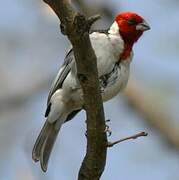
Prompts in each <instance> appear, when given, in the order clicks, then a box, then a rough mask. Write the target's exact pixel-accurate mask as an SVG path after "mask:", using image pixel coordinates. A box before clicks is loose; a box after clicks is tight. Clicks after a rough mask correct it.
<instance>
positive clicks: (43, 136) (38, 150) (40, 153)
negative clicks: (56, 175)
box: [32, 120, 60, 172]
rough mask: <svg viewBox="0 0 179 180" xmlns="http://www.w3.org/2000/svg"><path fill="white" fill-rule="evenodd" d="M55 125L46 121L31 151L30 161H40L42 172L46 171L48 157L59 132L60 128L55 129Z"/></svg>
mask: <svg viewBox="0 0 179 180" xmlns="http://www.w3.org/2000/svg"><path fill="white" fill-rule="evenodd" d="M56 123H57V122H54V123H49V122H48V120H46V122H45V124H44V126H43V128H42V130H41V132H40V134H39V136H38V138H37V140H36V142H35V145H34V148H33V151H32V159H33V160H34V161H35V162H38V161H40V164H41V168H42V170H43V171H44V172H46V171H47V166H48V161H49V157H50V154H51V151H52V148H53V145H54V143H55V140H56V138H57V135H58V132H59V130H60V128H56Z"/></svg>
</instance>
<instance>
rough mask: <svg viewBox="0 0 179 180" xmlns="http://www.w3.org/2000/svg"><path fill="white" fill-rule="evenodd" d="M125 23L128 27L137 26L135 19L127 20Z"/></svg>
mask: <svg viewBox="0 0 179 180" xmlns="http://www.w3.org/2000/svg"><path fill="white" fill-rule="evenodd" d="M127 22H128V24H129V25H137V22H136V20H135V19H129V20H128V21H127Z"/></svg>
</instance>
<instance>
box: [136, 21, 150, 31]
mask: <svg viewBox="0 0 179 180" xmlns="http://www.w3.org/2000/svg"><path fill="white" fill-rule="evenodd" d="M136 30H139V31H148V30H150V26H149V24H148V23H147V22H146V21H144V20H143V22H141V23H139V24H138V25H137V26H136Z"/></svg>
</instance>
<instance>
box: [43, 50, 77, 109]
mask: <svg viewBox="0 0 179 180" xmlns="http://www.w3.org/2000/svg"><path fill="white" fill-rule="evenodd" d="M73 61H74V54H73V49H70V51H69V52H68V53H67V55H66V57H65V59H64V63H63V64H62V66H61V68H60V70H59V72H58V74H57V76H56V78H55V79H54V81H53V83H52V86H51V89H50V92H49V95H48V100H47V106H48V105H49V104H50V99H51V97H52V95H53V94H54V92H55V91H56V90H57V89H60V88H61V87H62V85H63V82H64V80H65V78H66V77H67V75H68V73H69V72H70V70H71V67H72V62H73Z"/></svg>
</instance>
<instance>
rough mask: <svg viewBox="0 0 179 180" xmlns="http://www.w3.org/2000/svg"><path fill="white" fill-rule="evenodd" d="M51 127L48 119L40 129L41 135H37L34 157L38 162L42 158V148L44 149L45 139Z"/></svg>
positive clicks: (33, 151)
mask: <svg viewBox="0 0 179 180" xmlns="http://www.w3.org/2000/svg"><path fill="white" fill-rule="evenodd" d="M49 129H50V124H49V122H48V121H46V122H45V124H44V126H43V128H42V129H41V131H40V134H39V136H38V137H37V140H36V142H35V144H34V147H33V150H32V159H33V160H34V161H35V162H38V161H39V160H40V153H41V149H42V146H43V144H44V141H45V139H46V138H47V134H48V132H49Z"/></svg>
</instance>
